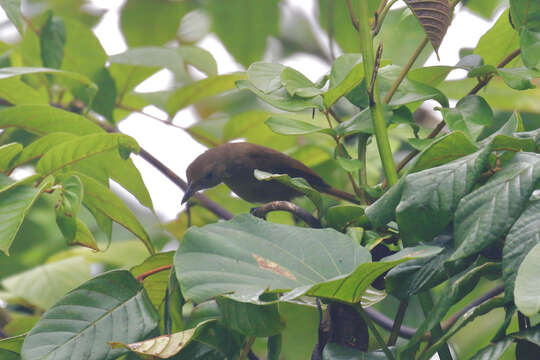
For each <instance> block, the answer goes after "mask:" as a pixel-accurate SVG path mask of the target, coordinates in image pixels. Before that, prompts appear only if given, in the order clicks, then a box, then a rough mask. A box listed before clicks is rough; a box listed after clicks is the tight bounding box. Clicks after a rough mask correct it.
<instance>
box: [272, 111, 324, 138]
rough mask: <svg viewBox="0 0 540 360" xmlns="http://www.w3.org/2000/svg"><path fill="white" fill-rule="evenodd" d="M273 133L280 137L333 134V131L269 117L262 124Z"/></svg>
mask: <svg viewBox="0 0 540 360" xmlns="http://www.w3.org/2000/svg"><path fill="white" fill-rule="evenodd" d="M264 123H265V124H266V125H267V126H268V127H269V128H270V129H271V130H272V131H273V132H275V133H276V134H281V135H306V134H313V133H317V132H318V133H324V134H329V135H331V134H333V133H334V131H333V130H332V129H328V128H322V127H319V126H317V125H313V124H311V123H308V122H305V121H301V120H296V119H291V118H286V117H283V116H275V115H274V116H270V117H269V118H268V119H266V120H265V122H264Z"/></svg>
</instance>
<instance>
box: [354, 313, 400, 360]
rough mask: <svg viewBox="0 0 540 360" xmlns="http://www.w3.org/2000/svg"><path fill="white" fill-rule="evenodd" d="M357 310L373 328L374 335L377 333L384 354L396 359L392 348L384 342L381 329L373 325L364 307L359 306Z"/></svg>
mask: <svg viewBox="0 0 540 360" xmlns="http://www.w3.org/2000/svg"><path fill="white" fill-rule="evenodd" d="M357 311H358V313H359V314H360V316H361V317H362V319H364V321H365V322H366V325H367V326H368V327H369V330H371V333H372V334H373V335H375V339H377V343H378V344H379V346H380V347H381V348H382V350H383V351H384V354H385V355H386V358H387V359H390V360H394V359H395V357H394V354H392V352H391V351H390V349H388V346H386V343H385V342H384V339H383V337H382V336H381V334H380V333H379V331H378V330H377V328H376V327H375V325H373V323H372V322H371V320H370V319H369V317H368V316H367V314H366V312H365V311H364V309H363V308H362V307H361V306H359V307H358V308H357Z"/></svg>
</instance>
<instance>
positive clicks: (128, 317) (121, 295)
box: [21, 270, 159, 360]
mask: <svg viewBox="0 0 540 360" xmlns="http://www.w3.org/2000/svg"><path fill="white" fill-rule="evenodd" d="M111 294H114V296H111ZM158 319H159V315H158V314H157V312H156V310H155V309H154V307H153V306H152V303H151V302H150V299H149V298H148V295H146V292H145V291H144V288H143V287H142V285H141V284H140V283H139V282H138V281H137V280H135V278H133V276H132V275H131V274H130V273H129V272H128V271H123V270H117V271H111V272H108V273H105V274H102V275H99V276H97V277H95V278H93V279H91V280H89V281H88V282H86V283H84V284H83V285H81V286H80V287H78V288H76V289H75V290H73V291H71V292H69V293H68V294H66V295H65V296H64V297H62V299H60V300H59V301H58V302H57V303H56V304H55V305H54V306H53V307H51V308H50V309H49V310H48V311H47V312H46V313H45V314H43V316H42V317H41V319H40V320H39V322H38V323H37V324H36V326H35V327H34V328H33V329H32V330H31V331H30V332H29V333H28V335H27V336H26V339H25V340H24V344H23V348H22V353H21V355H22V358H23V359H24V360H38V359H39V360H45V359H64V358H70V357H72V358H80V359H83V358H84V359H88V360H109V359H115V358H117V357H118V356H119V355H121V354H122V353H125V352H126V351H122V350H111V348H110V346H109V343H108V342H123V343H131V342H135V341H139V340H142V339H144V338H145V337H146V336H148V335H150V334H151V333H152V332H153V331H154V329H155V328H156V327H157V323H158Z"/></svg>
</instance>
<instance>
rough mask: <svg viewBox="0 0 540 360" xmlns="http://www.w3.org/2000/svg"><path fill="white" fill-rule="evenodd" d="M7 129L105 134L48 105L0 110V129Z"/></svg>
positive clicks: (42, 133) (38, 132)
mask: <svg viewBox="0 0 540 360" xmlns="http://www.w3.org/2000/svg"><path fill="white" fill-rule="evenodd" d="M1 71H2V69H0V72H1ZM8 127H17V128H21V129H23V130H25V131H28V132H30V133H32V134H36V135H46V134H49V133H54V132H66V133H71V134H75V135H87V134H93V133H99V132H101V133H105V131H104V130H103V129H101V127H99V126H98V125H96V124H94V123H93V122H91V121H90V120H88V119H86V118H85V117H83V116H81V115H78V114H74V113H72V112H69V111H65V110H61V109H58V108H55V107H53V106H49V105H21V106H12V107H9V108H6V109H2V110H0V128H4V129H5V128H8Z"/></svg>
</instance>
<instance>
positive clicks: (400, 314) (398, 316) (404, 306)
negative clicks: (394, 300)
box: [388, 300, 409, 346]
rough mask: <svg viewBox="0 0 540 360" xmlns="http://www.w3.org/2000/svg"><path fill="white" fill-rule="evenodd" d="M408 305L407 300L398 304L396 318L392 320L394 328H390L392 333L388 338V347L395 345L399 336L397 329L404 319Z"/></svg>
mask: <svg viewBox="0 0 540 360" xmlns="http://www.w3.org/2000/svg"><path fill="white" fill-rule="evenodd" d="M408 305H409V301H408V300H401V301H400V302H399V307H398V311H397V314H396V318H395V319H394V326H393V327H392V332H391V333H390V338H388V346H394V345H396V341H397V338H398V335H399V329H400V328H401V324H402V323H403V319H404V318H405V312H406V311H407V306H408Z"/></svg>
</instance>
